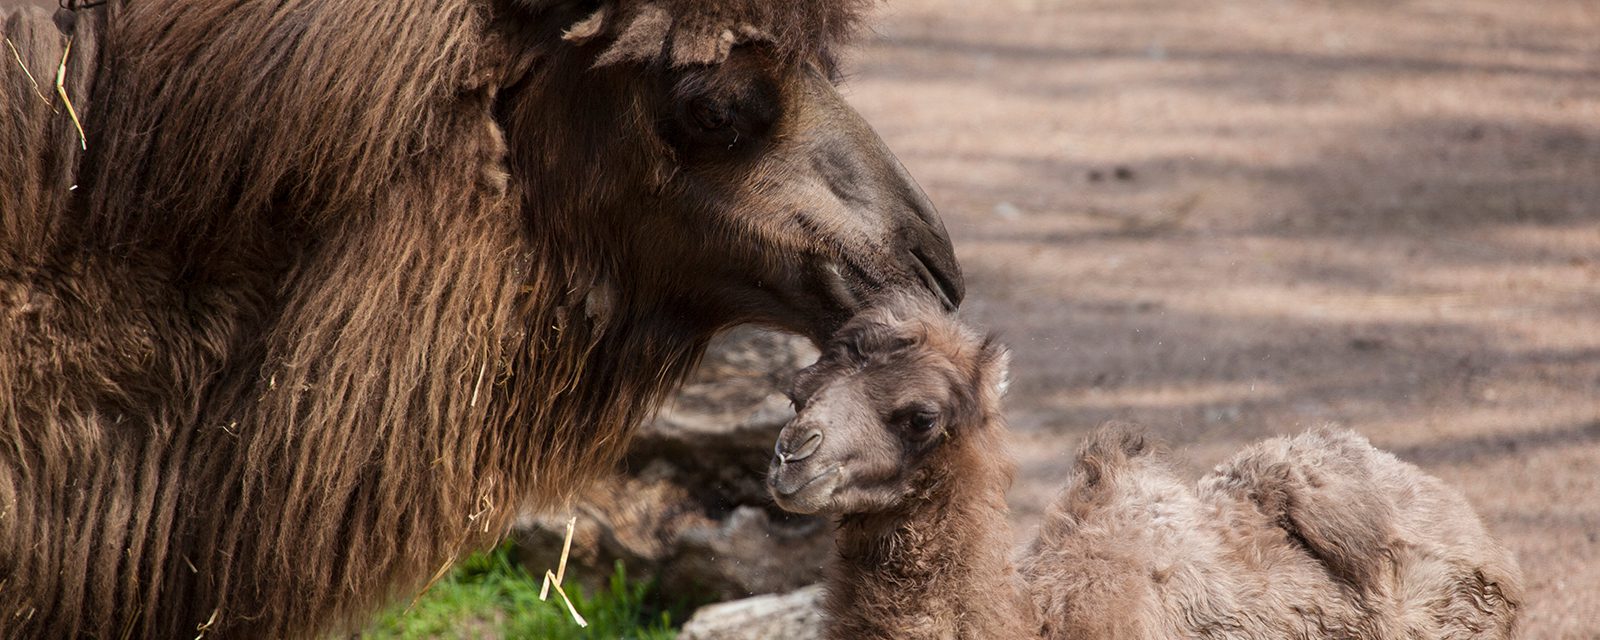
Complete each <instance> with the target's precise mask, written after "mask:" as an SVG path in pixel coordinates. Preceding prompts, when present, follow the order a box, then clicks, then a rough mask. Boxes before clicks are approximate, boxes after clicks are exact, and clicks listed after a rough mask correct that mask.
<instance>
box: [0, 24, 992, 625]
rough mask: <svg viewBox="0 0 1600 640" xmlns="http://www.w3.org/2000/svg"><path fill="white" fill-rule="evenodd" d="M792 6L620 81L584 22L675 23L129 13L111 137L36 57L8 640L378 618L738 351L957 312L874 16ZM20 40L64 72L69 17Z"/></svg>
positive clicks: (18, 118) (84, 37)
mask: <svg viewBox="0 0 1600 640" xmlns="http://www.w3.org/2000/svg"><path fill="white" fill-rule="evenodd" d="M768 4H769V3H766V2H758V1H757V0H718V1H717V2H695V3H689V2H672V3H667V2H661V3H653V4H651V5H650V6H652V7H654V9H653V10H652V11H653V12H660V11H665V12H666V14H668V15H671V16H674V22H673V24H674V25H677V26H674V27H673V28H672V29H669V30H667V31H666V32H665V36H664V40H662V42H661V43H660V44H661V45H662V47H663V48H661V49H660V56H658V58H653V59H646V58H647V56H629V57H628V58H627V59H625V60H622V59H619V60H615V61H609V62H611V63H610V64H603V65H601V66H599V67H597V66H596V63H597V61H599V60H600V57H601V56H602V55H603V54H604V52H605V51H608V50H610V49H611V48H613V47H615V46H617V44H616V42H617V41H616V38H615V37H614V36H613V35H607V34H611V33H613V32H612V31H611V30H609V29H608V28H606V27H605V26H604V25H603V24H601V23H586V24H588V26H587V27H585V28H586V29H589V30H590V32H589V33H587V39H585V38H584V37H576V38H568V39H563V34H567V33H569V32H570V31H572V30H573V29H574V28H575V27H576V26H577V25H578V24H579V23H580V22H583V21H584V19H585V17H587V16H590V15H592V14H594V13H595V11H597V10H598V11H600V12H601V13H602V14H606V15H612V14H615V15H618V16H625V15H632V14H633V13H636V12H637V11H642V9H641V7H644V6H645V4H643V3H639V2H633V1H631V0H630V1H624V2H619V3H616V4H609V3H596V2H575V1H573V2H568V1H555V0H540V1H537V2H535V1H528V0H519V1H517V2H511V1H510V0H507V1H505V2H489V1H487V0H484V1H474V0H444V1H426V2H424V1H421V0H412V1H398V2H354V1H348V0H333V1H329V0H290V1H286V2H272V3H239V2H209V1H207V2H199V1H192V2H191V1H179V0H173V1H167V2H160V1H150V2H130V3H126V4H124V3H121V2H116V1H113V2H111V3H109V4H108V5H107V6H105V7H102V8H98V9H91V10H85V11H82V12H80V14H81V17H80V19H79V21H78V28H77V32H76V38H77V39H76V41H75V44H74V46H73V49H72V51H73V55H72V59H71V60H70V64H69V68H68V69H69V70H68V90H69V92H70V94H71V95H72V96H73V99H74V101H75V102H76V103H77V106H78V109H79V110H80V112H81V113H82V115H83V116H84V120H85V125H86V126H87V128H88V151H87V152H86V153H85V152H83V151H81V150H80V149H79V141H78V140H77V136H76V133H75V131H74V130H73V129H72V125H71V124H70V121H68V120H67V118H66V116H65V114H64V113H63V111H62V110H61V109H60V106H61V105H60V104H58V102H57V101H55V100H54V99H53V98H51V97H50V96H49V94H48V93H47V94H46V97H45V98H43V99H41V98H40V97H38V96H36V95H35V94H34V92H33V89H32V87H31V86H29V85H30V84H31V83H30V81H29V80H28V79H27V78H26V77H25V74H23V73H22V72H21V69H20V68H19V67H18V66H17V65H16V64H14V62H13V61H12V60H10V59H9V50H8V51H7V52H5V53H6V55H7V58H6V59H5V64H3V65H0V69H3V71H0V84H3V86H4V91H0V113H4V114H5V116H4V117H0V148H3V149H4V150H5V151H6V155H5V158H4V159H0V637H8V638H9V637H76V636H99V637H113V636H115V637H123V636H125V635H132V636H134V637H193V636H194V635H195V634H197V633H200V634H208V635H219V636H224V637H241V636H244V637H275V638H276V637H302V636H310V635H316V634H318V633H323V632H327V631H331V630H336V629H338V628H341V627H345V626H348V625H351V624H354V623H357V622H358V621H359V620H360V618H361V617H362V616H364V615H366V614H367V613H369V612H370V611H371V610H372V609H374V608H375V607H377V606H380V605H381V604H382V603H383V602H385V601H386V600H387V599H388V598H390V597H393V596H396V595H403V594H410V593H414V592H415V591H416V590H417V589H418V588H420V587H421V586H422V585H423V583H424V582H426V581H427V580H428V578H429V577H430V576H434V575H436V574H438V573H439V572H442V571H443V570H444V569H445V568H446V567H448V565H449V564H450V563H451V562H452V561H453V560H454V559H456V558H457V557H459V556H460V554H462V553H464V552H465V551H466V550H469V549H471V548H473V547H476V546H482V545H484V544H486V543H488V542H489V541H491V540H492V539H494V538H496V537H498V536H500V535H502V534H503V532H504V531H505V528H506V526H507V523H508V522H509V519H510V518H511V517H512V515H513V514H514V513H515V512H516V511H517V510H518V509H519V508H520V507H521V506H523V505H524V504H525V503H528V502H531V503H532V504H533V505H534V506H542V507H548V506H552V505H555V504H558V503H559V502H560V501H561V500H563V499H564V497H565V496H567V495H569V494H570V493H571V492H572V491H573V490H574V489H575V488H576V487H578V486H579V485H581V484H582V483H584V482H585V481H586V480H587V479H588V478H591V477H592V476H594V475H595V474H597V473H602V472H604V471H606V470H608V469H610V468H611V467H612V466H613V463H614V461H615V459H616V458H617V456H618V455H619V452H621V451H622V450H623V445H624V444H625V441H626V440H627V438H628V437H629V434H630V431H631V429H632V426H633V425H634V424H636V423H637V422H638V421H639V420H640V419H641V418H642V417H643V416H645V415H646V413H647V412H648V411H650V410H651V408H652V407H653V406H655V404H656V403H657V400H658V399H659V398H660V397H661V395H662V394H663V393H664V392H665V391H666V390H667V389H669V388H670V387H671V385H673V384H674V383H675V382H676V381H677V380H678V379H680V378H681V376H682V374H683V373H684V371H685V370H686V369H687V368H688V367H689V366H690V365H691V364H692V363H693V362H694V361H695V359H696V358H697V357H698V353H699V352H700V349H701V348H702V345H703V343H704V341H705V340H706V338H707V337H708V336H709V335H710V334H711V333H712V332H714V331H716V330H718V329H719V328H721V327H723V326H726V325H728V324H732V323H736V322H742V321H758V322H766V323H769V324H775V325H779V326H783V327H787V328H790V329H793V330H798V331H804V332H806V333H809V334H811V335H814V336H823V335H826V334H827V333H829V332H830V331H831V329H832V328H833V327H836V326H837V325H838V323H839V321H840V318H842V317H846V316H848V314H849V313H850V312H851V311H852V308H853V305H854V304H856V303H855V300H856V299H857V297H858V296H862V295H865V294H866V293H867V292H870V291H875V290H881V289H891V290H895V289H908V288H913V289H923V288H925V287H927V288H933V289H936V290H937V291H935V293H936V294H937V295H938V296H940V297H941V298H943V299H945V300H946V301H947V302H948V303H950V304H954V302H956V301H959V297H960V280H959V274H958V272H957V271H956V268H955V266H954V261H953V258H951V257H950V255H951V254H950V252H949V247H948V244H947V242H946V241H945V240H944V236H943V231H942V228H939V227H938V222H937V218H936V217H935V216H934V214H933V213H932V209H931V206H929V205H927V203H926V201H925V199H922V196H921V192H920V191H918V190H916V188H915V186H914V184H913V183H911V182H910V180H909V178H907V177H905V176H904V174H903V173H901V172H900V170H899V168H898V164H897V163H894V161H893V158H892V157H891V156H888V154H887V152H886V151H884V150H883V147H882V145H881V143H880V142H878V141H877V139H876V138H875V137H873V136H872V135H871V133H870V130H868V129H866V127H865V125H864V124H862V123H860V120H859V117H856V116H855V115H854V114H853V113H852V112H850V111H849V109H848V107H845V106H843V103H842V102H840V101H839V100H838V98H837V94H836V93H834V92H833V90H832V87H831V86H830V85H828V83H827V82H826V80H818V78H820V77H821V75H822V73H823V71H824V70H825V69H824V68H825V67H826V66H827V64H828V62H827V60H826V59H824V54H825V52H826V51H827V50H828V49H830V48H831V47H833V46H835V45H836V44H837V43H838V42H839V41H840V40H841V38H843V37H844V35H845V30H846V28H847V27H848V26H849V25H850V24H852V23H853V22H854V17H855V15H856V11H857V10H858V9H859V8H860V6H859V5H861V4H862V3H861V2H858V1H855V0H840V1H817V2H800V3H784V5H785V6H786V7H789V8H786V9H784V10H781V11H777V10H772V9H768V8H766V7H767V5H768ZM691 8H692V10H691ZM656 15H659V13H656ZM678 18H682V20H683V21H682V22H681V23H680V22H677V19H678ZM719 20H720V21H722V22H725V23H726V24H725V25H724V29H723V30H726V31H729V32H735V33H739V34H741V37H742V39H741V40H740V41H739V44H742V45H749V46H746V47H744V48H743V49H742V50H741V51H742V52H741V53H740V54H739V55H732V56H730V55H726V53H725V52H721V53H722V55H719V56H718V60H719V61H721V62H723V63H724V64H722V65H712V66H706V65H700V66H695V67H692V68H690V67H683V68H680V66H681V65H678V66H675V65H673V64H672V61H671V60H670V59H669V56H668V55H667V54H668V53H669V52H670V51H673V50H676V49H677V48H679V46H682V47H688V48H690V49H696V50H699V49H703V48H704V47H698V48H697V47H691V46H690V45H688V44H684V43H687V42H691V41H696V40H697V39H701V38H702V37H703V36H704V34H706V33H712V34H714V35H716V36H717V37H718V38H721V34H722V31H723V30H716V29H711V28H710V27H709V26H707V25H711V24H714V23H717V22H718V21H719ZM602 22H604V21H602ZM680 26H681V27H682V28H679V27H680ZM689 26H693V28H694V29H693V31H692V32H690V31H686V30H685V29H688V27H689ZM3 31H4V34H5V35H6V37H7V38H9V39H10V40H12V41H13V42H15V43H16V44H17V46H18V47H19V50H20V51H21V54H22V56H23V58H24V60H25V62H26V64H27V65H28V68H29V69H30V70H31V72H32V74H33V75H34V76H35V77H37V78H39V79H40V80H41V81H42V82H44V83H46V85H48V82H49V80H50V79H51V78H53V76H54V73H53V69H54V66H55V64H56V62H57V61H58V60H59V59H60V54H61V50H62V46H63V44H64V42H63V38H61V36H60V35H58V34H57V33H56V32H55V29H54V27H52V26H50V25H49V22H48V21H47V19H46V18H44V17H43V14H31V15H30V14H28V13H17V14H10V15H4V23H3ZM618 33H620V32H618ZM652 33H653V34H658V32H652ZM580 35H582V34H580ZM718 42H722V40H720V39H719V40H718ZM669 43H670V44H673V45H674V46H673V47H672V48H670V49H669V48H665V47H666V45H667V44H669ZM644 44H649V43H647V42H646V43H644ZM641 46H643V44H641V43H639V42H633V43H630V45H629V47H628V49H629V50H633V51H642V50H643V49H641V48H640V47H641ZM717 46H719V47H720V46H721V45H717ZM719 52H720V50H719ZM695 59H697V60H699V59H705V58H704V57H703V56H702V57H700V58H695ZM751 87H755V88H751ZM47 90H48V87H47ZM697 92H698V93H697ZM708 101H709V102H708ZM684 104H690V105H695V106H696V107H695V108H696V109H699V110H698V111H693V113H692V114H691V115H694V116H696V117H698V118H700V119H699V120H695V121H694V122H698V123H700V124H701V125H704V126H703V127H702V128H701V129H692V130H688V131H687V132H683V131H679V130H677V129H673V130H672V131H664V130H658V127H668V126H673V127H679V128H680V129H681V128H683V127H687V126H688V125H686V124H682V123H684V122H688V120H686V119H685V118H686V117H687V116H684V115H683V114H685V113H689V111H687V110H686V109H685V108H683V107H682V105H684ZM704 104H710V106H709V107H704V106H703V105H704ZM707 109H710V110H711V113H710V116H709V117H711V118H713V120H715V121H714V122H707V121H706V117H707V116H706V114H705V113H704V112H705V111H706V110H707ZM725 134H726V136H727V137H731V138H733V140H734V141H733V142H731V143H728V142H725V141H724V140H723V136H724V135H725ZM740 134H743V135H740ZM818 158H822V159H823V160H824V161H819V160H818ZM826 160H831V162H830V161H826ZM813 168H815V169H813ZM808 172H809V173H808ZM837 184H848V185H851V186H850V187H849V188H841V187H837V186H836V185H837ZM74 185H75V187H74ZM69 187H74V188H69ZM830 189H831V191H830ZM852 225H868V226H867V227H866V228H862V227H859V226H852Z"/></svg>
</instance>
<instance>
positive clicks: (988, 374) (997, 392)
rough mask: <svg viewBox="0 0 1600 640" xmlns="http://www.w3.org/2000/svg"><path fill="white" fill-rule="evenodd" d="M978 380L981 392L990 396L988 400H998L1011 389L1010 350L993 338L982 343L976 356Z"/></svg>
mask: <svg viewBox="0 0 1600 640" xmlns="http://www.w3.org/2000/svg"><path fill="white" fill-rule="evenodd" d="M978 378H979V380H980V381H982V388H983V392H984V393H986V394H991V395H990V397H989V398H987V399H988V400H999V399H1000V398H1003V397H1005V395H1006V392H1007V391H1009V390H1010V389H1011V350H1010V349H1008V348H1006V346H1005V345H1003V344H1000V342H999V341H996V340H995V339H994V337H993V336H990V337H988V338H986V339H985V340H984V341H983V351H982V352H981V353H979V354H978Z"/></svg>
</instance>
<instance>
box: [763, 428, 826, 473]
mask: <svg viewBox="0 0 1600 640" xmlns="http://www.w3.org/2000/svg"><path fill="white" fill-rule="evenodd" d="M821 447H822V431H820V430H817V429H812V430H811V431H810V432H808V433H806V435H805V439H804V440H801V441H800V446H798V447H795V448H794V449H793V450H792V451H784V450H783V443H782V441H780V442H779V443H778V446H777V448H776V450H774V451H773V453H776V454H777V455H778V464H788V463H790V462H798V461H800V460H804V459H806V458H809V457H811V454H813V453H816V452H817V449H819V448H821Z"/></svg>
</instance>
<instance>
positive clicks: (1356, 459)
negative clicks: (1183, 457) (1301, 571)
mask: <svg viewBox="0 0 1600 640" xmlns="http://www.w3.org/2000/svg"><path fill="white" fill-rule="evenodd" d="M1377 454H1378V451H1377V450H1376V449H1373V447H1372V445H1371V444H1370V443H1368V442H1367V439H1366V438H1364V437H1362V436H1361V435H1359V434H1357V433H1355V432H1352V431H1349V430H1346V429H1332V428H1323V429H1318V430H1315V431H1311V432H1308V433H1304V434H1301V435H1298V436H1294V437H1286V438H1274V439H1271V440H1267V441H1265V442H1261V443H1258V444H1256V445H1254V446H1252V447H1250V448H1249V449H1246V450H1245V451H1244V452H1242V453H1240V454H1239V455H1238V456H1235V457H1234V458H1233V459H1232V460H1230V461H1228V462H1226V463H1224V464H1222V465H1221V466H1219V467H1217V469H1216V471H1214V472H1213V473H1212V475H1211V476H1210V477H1209V478H1208V479H1207V483H1208V484H1210V485H1211V486H1212V487H1213V488H1214V489H1217V490H1220V491H1221V492H1223V493H1225V494H1228V495H1230V496H1232V497H1233V498H1235V499H1238V500H1242V501H1246V502H1250V503H1254V505H1255V507H1256V509H1258V510H1259V511H1260V512H1261V513H1262V514H1264V515H1265V516H1266V517H1267V518H1268V519H1270V520H1272V521H1273V522H1275V523H1276V524H1277V525H1278V526H1279V527H1281V528H1283V530H1284V531H1285V532H1286V533H1287V534H1288V537H1289V539H1291V540H1293V541H1295V542H1297V543H1299V544H1301V545H1303V546H1304V547H1305V549H1306V550H1307V551H1308V552H1309V553H1310V554H1311V555H1312V556H1314V557H1315V558H1316V559H1317V560H1318V561H1319V562H1320V563H1321V564H1322V565H1323V566H1325V567H1326V569H1327V571H1328V573H1329V574H1330V575H1332V576H1333V577H1334V578H1336V579H1338V580H1341V581H1343V582H1345V583H1347V584H1350V585H1351V586H1353V587H1356V588H1357V589H1360V590H1363V591H1364V590H1366V589H1368V588H1370V587H1371V586H1373V585H1375V584H1377V581H1378V580H1379V579H1380V576H1381V575H1382V572H1383V570H1384V565H1385V562H1386V559H1387V558H1392V553H1391V551H1392V550H1391V549H1390V546H1391V541H1392V540H1393V539H1394V531H1395V517H1396V514H1395V512H1394V505H1393V503H1392V502H1391V501H1390V500H1389V498H1388V493H1387V491H1385V488H1384V487H1382V486H1379V481H1378V480H1377V479H1375V476H1376V475H1379V474H1380V473H1381V470H1380V469H1378V468H1377V466H1378V465H1377V464H1376V463H1375V456H1376V455H1377Z"/></svg>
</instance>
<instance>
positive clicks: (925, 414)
mask: <svg viewBox="0 0 1600 640" xmlns="http://www.w3.org/2000/svg"><path fill="white" fill-rule="evenodd" d="M907 424H908V425H909V426H910V427H911V430H912V431H914V432H916V433H927V432H929V431H933V428H934V427H935V426H937V425H938V424H939V414H938V413H935V412H933V411H918V412H916V413H913V414H911V417H910V418H909V419H908V420H907Z"/></svg>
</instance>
